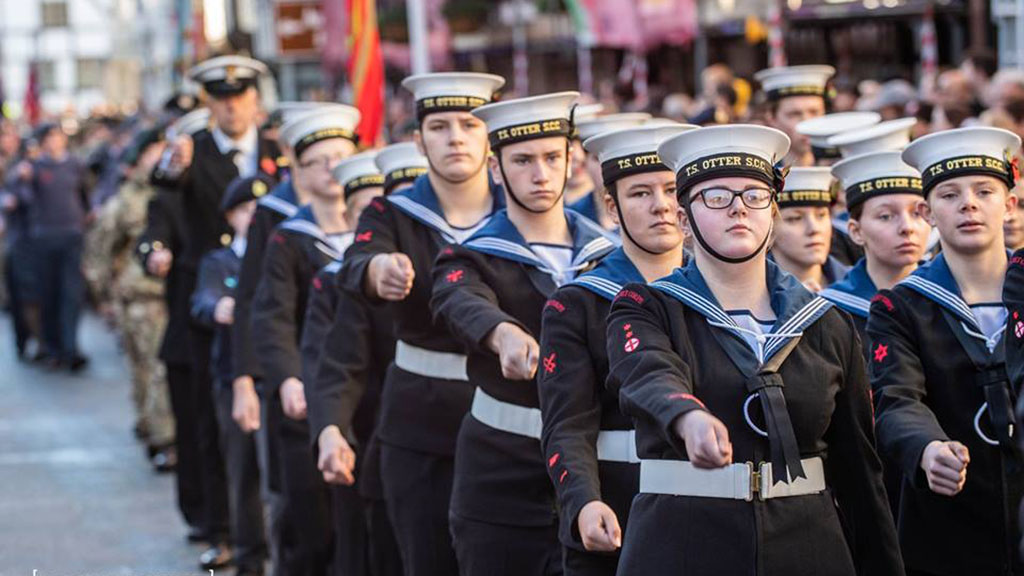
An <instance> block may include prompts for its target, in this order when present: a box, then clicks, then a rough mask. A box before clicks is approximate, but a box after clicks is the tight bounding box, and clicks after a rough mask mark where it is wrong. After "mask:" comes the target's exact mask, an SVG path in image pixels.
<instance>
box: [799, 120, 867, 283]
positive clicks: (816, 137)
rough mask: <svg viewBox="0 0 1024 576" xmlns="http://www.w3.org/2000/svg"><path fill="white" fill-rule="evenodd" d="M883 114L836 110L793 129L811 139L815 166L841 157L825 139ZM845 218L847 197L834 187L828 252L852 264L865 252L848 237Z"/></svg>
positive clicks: (831, 162) (838, 151)
mask: <svg viewBox="0 0 1024 576" xmlns="http://www.w3.org/2000/svg"><path fill="white" fill-rule="evenodd" d="M881 121H882V116H881V115H880V114H877V113H875V112H837V113H834V114H826V115H824V116H819V117H817V118H811V119H810V120H804V121H803V122H801V123H799V124H797V125H796V131H797V132H798V133H800V134H802V135H804V136H807V138H809V139H810V142H811V152H812V153H813V154H814V165H815V166H831V165H832V164H835V163H836V162H837V161H839V160H841V159H842V154H841V152H840V150H839V147H838V146H832V145H830V144H829V142H828V139H829V138H831V137H832V136H835V135H837V134H841V133H843V132H848V131H850V130H859V129H861V128H867V127H870V126H873V125H875V124H878V123H879V122H881ZM847 219H848V214H847V206H846V196H845V194H844V191H843V190H842V189H839V190H836V202H835V204H834V205H833V206H832V228H833V233H832V247H831V249H830V250H829V253H830V254H831V255H832V256H834V257H835V258H837V259H838V260H839V261H840V262H842V263H843V264H846V265H853V264H854V263H855V262H856V261H857V260H860V259H861V258H862V257H863V256H864V251H863V250H861V248H860V246H857V245H856V244H854V243H853V241H852V240H850V236H849V234H848V233H847V232H846V221H847Z"/></svg>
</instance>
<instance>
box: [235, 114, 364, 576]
mask: <svg viewBox="0 0 1024 576" xmlns="http://www.w3.org/2000/svg"><path fill="white" fill-rule="evenodd" d="M358 122H359V112H358V110H356V109H355V108H352V107H348V106H343V105H340V104H339V105H334V106H332V107H331V109H330V110H319V109H318V110H312V111H310V112H307V113H304V114H300V115H298V116H296V117H295V118H293V119H291V120H290V121H288V122H287V123H285V124H284V125H283V126H282V127H281V134H282V137H283V138H284V139H285V140H287V141H288V144H289V146H290V147H291V148H292V151H293V154H294V157H295V160H296V163H295V165H294V166H293V169H292V177H293V178H295V179H296V182H300V183H301V187H302V189H303V190H305V191H306V192H307V193H308V194H309V201H310V203H309V204H307V205H305V206H303V207H301V208H300V209H299V210H298V211H297V212H296V213H295V215H294V216H291V217H290V218H288V219H286V220H284V221H283V222H282V223H281V224H279V225H278V226H277V227H276V228H274V231H273V232H272V233H271V235H270V238H269V239H268V240H267V245H266V250H265V253H264V255H263V270H262V272H261V274H260V278H259V284H258V286H257V288H256V294H255V296H254V298H253V302H252V318H251V322H252V325H251V327H250V328H251V331H252V333H253V334H254V335H257V336H254V339H255V340H254V351H255V353H256V356H257V358H258V359H259V361H260V367H261V369H262V376H263V378H262V381H261V382H260V385H261V386H260V392H261V401H262V406H261V409H262V410H265V411H266V416H265V422H266V434H267V439H268V454H269V455H268V466H267V468H268V473H269V474H270V477H271V478H270V479H271V481H274V482H276V483H277V485H278V486H279V487H280V490H281V498H282V500H283V501H282V509H281V512H282V518H281V519H280V521H281V522H282V523H283V526H282V530H281V533H282V536H283V537H282V541H281V542H279V543H278V546H279V547H278V551H279V554H280V563H281V565H282V572H283V573H284V574H288V575H289V576H296V575H311V574H323V573H326V570H327V569H328V567H329V564H330V562H331V559H332V558H331V550H332V542H331V525H330V508H329V501H328V493H327V487H326V486H325V485H324V484H323V483H322V482H321V481H320V477H319V473H318V472H317V469H316V462H315V461H314V460H313V455H312V452H311V451H310V449H309V426H308V422H307V421H306V400H305V395H304V392H303V380H302V377H303V373H302V356H301V354H300V348H299V344H300V337H301V335H302V326H303V321H304V319H305V308H306V302H307V297H308V292H309V287H310V282H311V281H312V279H313V275H314V274H315V273H316V272H317V271H318V270H320V269H321V268H323V267H324V266H325V265H327V264H328V263H330V262H331V261H332V260H336V259H338V258H340V257H341V254H343V253H344V251H345V249H346V248H347V247H348V245H349V244H350V243H351V241H352V234H351V232H349V230H350V227H349V225H348V223H347V222H346V221H345V218H344V214H345V204H344V192H343V190H342V188H341V186H340V185H339V184H338V182H337V181H335V180H334V178H333V176H332V174H331V167H332V166H334V165H335V164H337V163H338V161H340V160H342V159H344V158H346V157H348V156H350V155H351V154H352V153H353V152H354V151H355V147H356V145H355V128H356V125H357V124H358Z"/></svg>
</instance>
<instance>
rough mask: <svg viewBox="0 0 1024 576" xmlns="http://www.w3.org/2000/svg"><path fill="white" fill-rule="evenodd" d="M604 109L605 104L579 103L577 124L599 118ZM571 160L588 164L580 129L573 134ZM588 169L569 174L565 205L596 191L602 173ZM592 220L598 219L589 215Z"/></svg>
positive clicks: (584, 164)
mask: <svg viewBox="0 0 1024 576" xmlns="http://www.w3.org/2000/svg"><path fill="white" fill-rule="evenodd" d="M602 111H604V104H579V105H577V106H576V116H575V118H576V125H577V126H579V125H580V124H581V123H583V122H584V121H587V120H593V119H594V118H597V116H598V115H599V114H601V112H602ZM570 155H571V157H572V158H571V160H572V163H573V165H574V166H580V167H582V166H586V163H587V151H586V150H585V149H584V148H583V138H582V137H581V136H580V132H579V130H576V134H574V135H573V139H572V148H571V149H570ZM586 168H587V169H586V170H573V172H572V175H571V176H569V181H568V182H566V184H565V205H566V206H570V207H571V206H572V205H573V204H575V203H576V202H578V201H580V200H582V199H584V198H586V197H587V196H590V195H591V194H592V193H593V192H594V188H595V187H596V186H597V183H598V182H600V180H595V178H600V174H596V173H595V174H592V173H591V172H592V170H591V169H590V168H591V167H590V166H586ZM587 217H588V218H590V219H591V220H594V221H595V222H596V221H597V220H596V219H595V218H593V217H591V216H587Z"/></svg>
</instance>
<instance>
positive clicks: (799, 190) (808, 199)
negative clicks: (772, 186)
mask: <svg viewBox="0 0 1024 576" xmlns="http://www.w3.org/2000/svg"><path fill="white" fill-rule="evenodd" d="M776 202H778V204H779V208H800V207H804V206H825V207H828V206H831V205H832V204H833V203H834V202H835V197H834V196H832V170H830V169H829V168H827V167H824V166H800V167H797V166H794V167H793V168H790V170H789V173H788V174H786V182H785V184H784V185H783V187H782V191H781V192H779V195H778V197H777V198H776Z"/></svg>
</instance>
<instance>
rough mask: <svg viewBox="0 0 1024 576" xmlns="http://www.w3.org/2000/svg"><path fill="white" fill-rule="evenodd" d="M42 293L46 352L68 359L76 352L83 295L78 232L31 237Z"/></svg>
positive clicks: (80, 241) (80, 244)
mask: <svg viewBox="0 0 1024 576" xmlns="http://www.w3.org/2000/svg"><path fill="white" fill-rule="evenodd" d="M32 244H33V252H34V253H35V260H36V266H37V271H38V272H37V279H38V281H39V289H40V293H41V295H42V301H41V303H40V304H41V307H42V308H41V315H42V325H43V341H44V343H45V344H46V348H47V352H49V353H50V354H52V355H54V356H56V357H57V358H58V359H59V360H61V361H64V362H70V361H71V360H72V359H73V358H75V356H77V355H78V319H79V316H80V314H81V310H82V298H83V297H84V280H83V278H82V235H81V234H79V233H62V234H56V233H55V234H46V235H42V236H38V237H35V238H33V240H32Z"/></svg>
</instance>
